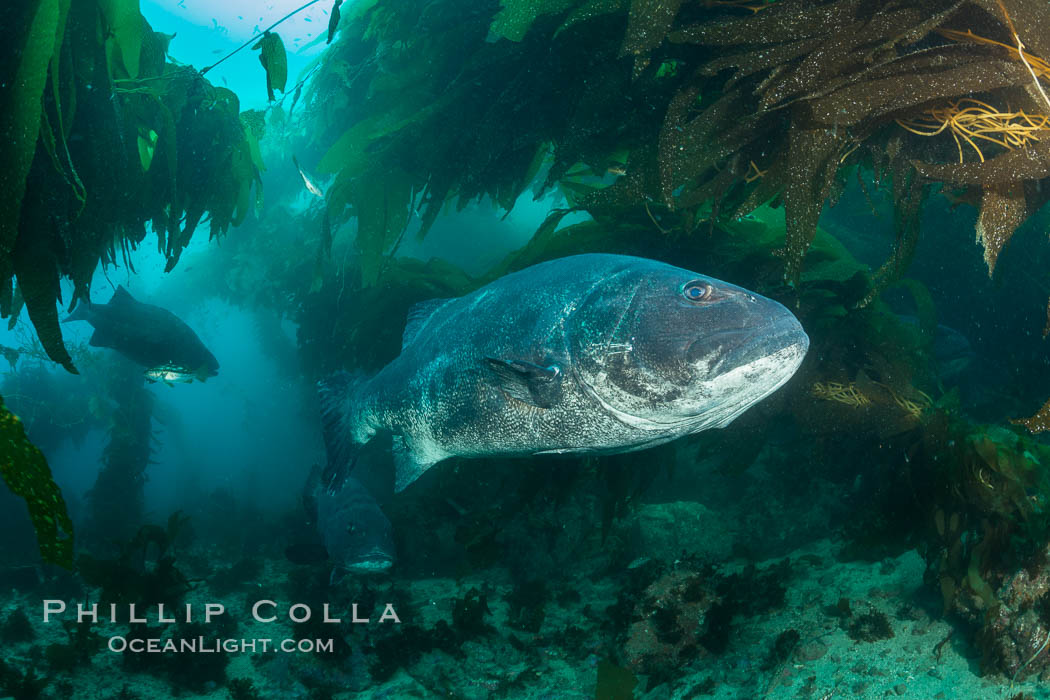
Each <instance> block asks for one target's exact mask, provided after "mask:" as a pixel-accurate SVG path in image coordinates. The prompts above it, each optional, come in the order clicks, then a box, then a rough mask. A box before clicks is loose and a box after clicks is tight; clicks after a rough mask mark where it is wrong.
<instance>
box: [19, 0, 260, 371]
mask: <svg viewBox="0 0 1050 700" xmlns="http://www.w3.org/2000/svg"><path fill="white" fill-rule="evenodd" d="M0 20H2V21H0V39H2V42H0V45H2V46H3V50H2V51H0V71H2V72H3V74H4V75H6V76H12V78H11V80H10V83H11V84H12V85H13V86H14V89H11V90H6V91H4V93H3V94H0V136H2V138H0V157H2V158H3V160H4V162H5V163H9V164H10V166H11V167H9V168H5V169H4V172H3V174H2V175H0V178H2V180H0V184H2V187H0V191H2V194H0V314H2V315H3V316H5V317H6V316H10V315H12V314H13V313H17V312H18V311H19V310H20V308H21V306H22V305H24V306H25V308H26V311H27V312H28V313H29V317H30V319H31V320H32V322H33V325H34V326H35V327H36V329H37V333H38V335H39V337H40V340H41V343H42V344H43V347H44V349H45V350H46V351H47V354H48V356H49V357H50V358H51V359H53V360H55V361H56V362H59V363H60V364H62V365H63V366H64V367H66V369H68V370H70V371H75V368H74V365H73V361H72V358H71V357H70V355H69V353H68V352H67V351H66V348H65V347H64V345H63V342H62V335H61V332H60V330H59V326H58V311H57V308H56V303H55V302H56V300H60V299H59V296H60V294H59V278H60V276H65V277H68V278H70V279H72V280H73V283H74V291H73V298H72V299H70V300H69V302H70V305H71V306H72V305H75V304H76V302H77V301H78V300H87V299H88V297H89V292H90V283H91V276H92V274H93V273H94V271H95V268H96V267H97V266H98V264H99V262H100V261H101V262H102V263H103V264H109V263H113V262H117V261H118V260H120V259H121V258H123V259H124V261H125V262H126V261H127V257H126V254H127V251H128V249H129V248H133V247H135V246H136V245H138V244H139V243H141V242H142V240H143V239H144V237H145V234H146V230H145V223H146V222H151V223H152V226H153V230H155V231H156V232H157V234H158V237H159V246H160V248H161V250H162V252H163V253H164V254H165V255H166V257H167V259H168V269H171V268H172V267H173V266H174V265H175V263H176V262H177V261H178V258H179V254H180V253H181V251H182V249H183V248H184V247H185V246H186V245H187V244H188V243H189V240H190V237H191V236H192V235H193V232H194V230H195V229H196V227H197V226H198V224H199V222H200V221H201V219H202V218H203V217H204V216H205V214H210V217H211V233H212V235H216V234H219V233H221V232H223V231H225V230H226V229H227V228H228V227H229V226H230V225H231V224H236V223H238V222H239V221H241V220H242V219H243V218H244V216H245V214H246V213H247V212H248V211H249V209H250V208H251V205H252V201H251V196H250V193H251V186H252V182H253V181H255V180H257V176H258V173H257V167H256V165H255V163H254V162H253V159H252V153H251V148H250V145H249V139H248V137H247V136H246V133H245V128H244V127H243V126H242V124H241V120H240V118H239V117H240V115H239V104H238V100H237V97H236V95H234V94H233V93H232V92H231V91H229V90H226V89H223V88H216V87H214V86H212V85H211V84H210V83H208V82H207V81H206V80H205V79H204V78H203V77H201V75H200V74H199V73H198V72H197V71H195V70H193V69H192V68H188V67H185V66H180V65H176V64H174V63H170V62H168V61H167V59H166V52H167V44H168V41H170V39H171V37H169V36H167V35H164V34H161V33H159V32H154V31H153V30H152V29H151V28H150V26H149V25H148V24H147V23H146V21H145V19H144V18H143V17H142V15H141V14H140V13H139V8H138V0H32V1H31V2H27V3H6V4H5V6H4V8H3V9H2V10H0ZM13 282H14V283H15V284H16V286H13Z"/></svg>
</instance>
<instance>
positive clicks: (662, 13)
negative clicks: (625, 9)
mask: <svg viewBox="0 0 1050 700" xmlns="http://www.w3.org/2000/svg"><path fill="white" fill-rule="evenodd" d="M681 6H682V0H631V9H630V12H629V13H628V15H627V35H626V36H625V37H624V40H623V49H622V50H621V53H622V54H623V55H634V56H640V55H642V54H647V53H649V52H650V51H652V50H653V49H655V48H656V47H657V46H659V45H660V44H661V43H662V42H663V40H664V37H666V36H667V31H668V30H669V29H670V28H671V24H672V23H673V22H674V18H675V15H677V14H678V8H680V7H681Z"/></svg>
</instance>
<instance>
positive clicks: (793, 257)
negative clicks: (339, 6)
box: [311, 0, 1050, 301]
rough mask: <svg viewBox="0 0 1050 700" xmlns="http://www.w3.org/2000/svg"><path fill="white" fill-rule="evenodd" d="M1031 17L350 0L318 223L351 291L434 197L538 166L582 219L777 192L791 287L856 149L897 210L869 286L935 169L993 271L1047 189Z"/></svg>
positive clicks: (666, 215) (1018, 9) (468, 193)
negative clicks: (353, 261)
mask: <svg viewBox="0 0 1050 700" xmlns="http://www.w3.org/2000/svg"><path fill="white" fill-rule="evenodd" d="M752 5H753V6H752ZM759 10H760V11H759ZM1047 22H1050V11H1048V10H1047V9H1046V8H1045V7H1044V6H1042V5H1041V4H1040V3H1038V2H1035V1H1034V0H1002V1H1001V2H1000V1H999V0H936V1H935V2H916V1H908V0H886V1H883V2H866V1H861V0H837V1H830V2H829V1H817V0H778V1H777V2H773V3H751V4H750V5H749V4H747V3H733V2H724V3H695V4H684V3H680V2H652V1H651V0H633V1H631V0H623V1H622V2H605V3H594V2H585V1H584V0H557V1H554V2H545V3H528V2H520V1H518V0H503V2H501V3H500V4H499V5H498V6H497V4H496V3H495V2H486V3H465V2H461V1H458V0H439V1H437V2H426V3H422V2H406V3H388V2H382V1H379V2H371V3H362V4H359V5H358V6H357V7H356V8H355V9H354V10H353V11H352V12H349V13H347V16H346V17H345V18H344V31H343V32H342V33H341V34H340V39H339V40H338V41H337V42H336V44H335V45H334V46H333V50H332V51H331V52H330V53H329V54H328V55H327V56H326V57H325V59H324V61H323V62H322V66H321V69H320V71H319V73H318V76H317V79H316V81H315V83H314V86H313V90H312V96H311V105H312V107H313V112H314V113H313V115H312V116H311V123H312V125H313V128H312V129H311V133H312V134H313V140H314V143H313V147H314V148H316V149H320V150H321V152H323V156H321V157H320V160H319V167H318V169H319V171H320V172H322V173H330V174H334V175H335V180H334V183H333V185H332V187H331V188H330V190H329V192H328V196H327V206H328V211H329V214H330V216H331V219H332V220H333V221H342V220H345V219H346V218H350V217H356V218H357V220H358V225H359V229H360V233H359V235H358V243H357V245H358V248H359V250H360V252H361V255H362V263H363V269H364V282H365V284H366V285H371V284H375V283H376V282H377V281H378V278H379V276H380V275H381V270H382V266H381V264H380V261H381V258H382V257H383V255H384V254H388V253H389V252H390V251H391V250H392V249H395V248H396V247H397V241H398V240H400V238H401V236H403V235H404V234H405V232H406V230H409V229H415V230H416V231H418V234H419V235H425V233H426V231H427V229H428V227H429V225H430V224H431V223H432V222H433V221H434V219H435V218H436V217H437V215H438V213H439V212H440V211H441V208H442V207H443V206H444V205H445V204H446V203H447V202H450V201H458V202H459V203H460V205H462V204H463V203H465V202H467V201H470V200H472V199H476V198H480V197H484V196H487V197H491V198H492V199H494V200H495V201H496V202H498V203H499V204H500V205H502V206H503V207H504V208H506V209H509V208H510V207H511V206H513V203H514V201H515V199H516V197H517V196H518V195H519V194H521V193H522V192H523V191H525V190H526V188H527V187H528V186H529V185H530V183H531V182H532V180H533V178H534V177H535V176H536V175H537V173H538V172H541V168H546V176H545V178H544V186H545V187H551V186H554V185H558V186H560V187H562V189H563V190H566V189H568V190H571V192H572V194H573V197H572V199H573V202H574V204H575V205H576V206H577V207H579V208H581V209H583V210H586V211H587V212H588V213H590V214H591V215H592V216H594V217H595V218H596V219H598V220H599V221H612V220H619V219H622V218H624V217H632V218H636V217H638V216H639V214H644V216H645V217H646V218H648V219H649V220H650V221H651V223H652V224H653V229H654V234H655V232H656V231H657V230H658V231H662V232H664V233H673V232H690V231H693V230H696V229H697V228H699V227H701V226H702V225H703V223H704V222H705V221H709V220H710V219H711V218H712V217H711V216H710V214H711V213H712V212H713V214H714V215H715V217H716V218H717V217H722V218H727V219H732V218H736V217H739V216H740V215H742V214H744V213H747V212H748V211H750V210H752V209H754V208H755V207H756V206H758V205H759V204H761V203H763V202H766V201H769V200H774V201H775V202H777V203H782V204H783V206H784V207H785V208H786V210H787V222H788V227H787V240H786V245H785V247H784V251H783V254H784V255H785V257H786V259H787V261H788V267H787V275H788V279H789V280H790V281H792V282H794V283H797V282H798V279H799V275H800V268H801V261H802V258H803V255H804V253H805V251H806V249H807V248H808V246H809V245H810V244H811V243H812V240H813V236H814V233H815V227H816V222H817V217H818V216H819V214H820V212H821V210H822V208H823V206H824V204H825V202H826V201H827V200H828V199H829V198H830V199H834V198H835V196H836V195H837V193H838V192H839V191H841V188H842V182H843V176H844V175H845V174H847V173H850V172H852V171H853V169H854V168H855V167H856V166H857V165H858V164H864V165H866V166H867V167H869V168H870V169H871V170H872V171H873V172H874V175H875V180H876V182H877V183H885V184H886V185H887V186H888V187H889V188H890V189H891V191H892V194H893V199H894V201H895V204H896V210H897V214H896V236H897V245H896V249H895V253H894V255H893V257H892V258H891V259H890V260H889V261H888V262H887V264H886V265H885V267H884V268H883V269H882V270H881V271H880V272H879V273H878V274H877V275H876V276H875V277H874V279H873V283H874V286H875V287H876V288H878V287H880V286H883V285H885V284H888V283H890V282H892V281H893V280H894V279H895V278H897V277H899V275H900V274H901V272H902V271H903V269H904V267H905V266H906V264H907V262H908V261H909V258H910V256H911V254H912V252H913V250H914V246H915V241H916V238H917V236H918V228H919V226H918V221H919V213H920V211H921V207H922V204H923V201H924V199H925V198H926V197H927V196H928V194H929V192H930V191H931V186H933V185H935V184H938V183H940V184H942V185H945V186H947V187H949V188H953V189H962V190H966V191H967V192H966V194H967V195H968V197H969V199H970V200H971V201H975V202H979V207H980V210H981V211H980V216H979V219H978V227H977V233H978V237H979V240H980V241H981V243H982V244H983V245H984V246H985V249H986V259H987V261H988V265H989V271H992V270H993V269H994V263H995V261H996V259H997V257H998V254H999V252H1000V250H1001V249H1002V247H1003V246H1004V245H1005V244H1006V242H1007V241H1008V240H1009V238H1010V235H1011V234H1012V232H1013V230H1014V229H1015V228H1016V227H1017V226H1018V225H1019V224H1020V223H1021V222H1023V221H1024V220H1025V218H1026V217H1027V216H1029V215H1030V214H1031V213H1032V212H1034V211H1035V210H1036V209H1038V208H1039V207H1040V206H1041V205H1042V203H1043V202H1044V200H1045V194H1043V193H1044V192H1046V191H1050V190H1047V188H1046V187H1045V186H1042V187H1041V186H1040V183H1041V182H1042V180H1043V179H1044V178H1045V177H1046V176H1047V174H1048V173H1050V170H1048V168H1050V151H1048V150H1047V149H1046V147H1045V144H1044V142H1042V141H1040V140H1038V137H1039V134H1040V133H1041V132H1042V131H1043V128H1044V127H1045V126H1046V125H1047V117H1048V115H1050V103H1047V102H1046V101H1044V95H1043V91H1042V90H1041V89H1040V81H1041V80H1043V79H1045V78H1046V77H1047V75H1050V71H1047V70H1046V66H1047V64H1046V63H1045V61H1043V60H1042V59H1041V58H1040V56H1045V55H1048V54H1050V41H1048V40H1046V38H1045V36H1043V35H1042V34H1040V32H1041V30H1042V28H1043V27H1045V26H1046V24H1047ZM421 27H425V31H424V30H422V29H421ZM1019 45H1021V46H1023V47H1024V48H1022V49H1019V48H1017V47H1018V46H1019ZM953 136H954V138H953ZM963 145H965V148H963ZM324 149H327V150H326V152H324ZM588 173H589V174H590V176H589V177H581V174H584V175H586V174H588ZM411 212H417V213H418V214H419V217H420V221H419V222H418V224H417V223H415V218H414V217H412V216H410V213H411ZM960 243H962V242H960ZM870 298H873V295H869V297H868V299H870ZM862 301H864V300H862Z"/></svg>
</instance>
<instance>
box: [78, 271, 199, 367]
mask: <svg viewBox="0 0 1050 700" xmlns="http://www.w3.org/2000/svg"><path fill="white" fill-rule="evenodd" d="M69 321H87V322H88V323H90V324H91V325H92V326H94V327H95V332H94V333H93V334H92V336H91V340H90V341H88V344H89V345H92V346H94V347H102V348H112V349H114V350H116V351H117V352H119V353H120V354H121V355H123V356H124V357H127V358H128V359H129V360H132V361H133V362H137V363H138V364H140V365H142V366H143V367H145V368H146V370H147V373H148V372H149V371H150V370H156V369H158V368H164V369H166V370H168V371H178V372H181V373H183V374H187V375H193V376H194V377H196V378H197V379H200V380H201V381H203V380H205V379H207V378H208V377H213V376H215V375H216V374H218V372H219V363H218V362H217V361H216V360H215V356H214V355H212V354H211V353H210V352H209V351H208V348H206V347H204V343H202V342H201V340H200V338H198V337H197V334H196V333H194V332H193V329H191V328H190V327H189V326H187V325H186V324H185V323H183V321H182V320H181V319H179V317H178V316H176V315H175V314H173V313H171V312H170V311H168V310H167V309H162V308H161V307H159V306H153V305H152V304H143V303H142V302H140V301H136V300H135V298H134V297H132V296H131V294H129V293H128V291H127V290H126V289H124V287H119V286H118V287H117V291H116V292H114V293H113V298H112V299H110V300H109V303H108V304H92V303H90V302H86V303H81V304H80V305H79V306H77V308H76V309H74V310H73V313H72V314H70V315H69V318H67V319H66V322H69Z"/></svg>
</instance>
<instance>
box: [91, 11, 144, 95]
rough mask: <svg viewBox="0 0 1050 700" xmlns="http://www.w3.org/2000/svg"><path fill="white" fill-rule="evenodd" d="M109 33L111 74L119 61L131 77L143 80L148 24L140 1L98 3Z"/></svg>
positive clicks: (107, 41) (108, 44) (107, 43)
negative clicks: (141, 60) (141, 70)
mask: <svg viewBox="0 0 1050 700" xmlns="http://www.w3.org/2000/svg"><path fill="white" fill-rule="evenodd" d="M98 8H99V11H100V12H101V13H102V19H103V21H104V22H105V30H106V35H107V39H106V54H107V57H109V72H110V75H111V76H113V75H114V71H113V68H114V65H115V64H116V63H117V60H118V59H119V63H120V65H122V66H123V68H124V71H125V72H126V73H127V77H128V78H137V77H139V57H140V56H141V54H142V41H143V36H144V35H145V32H146V22H145V20H144V19H143V18H142V13H141V12H140V11H139V0H98Z"/></svg>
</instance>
